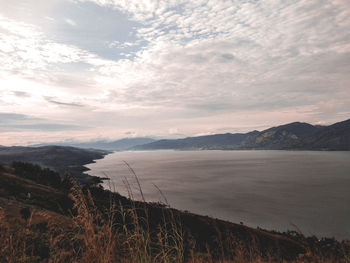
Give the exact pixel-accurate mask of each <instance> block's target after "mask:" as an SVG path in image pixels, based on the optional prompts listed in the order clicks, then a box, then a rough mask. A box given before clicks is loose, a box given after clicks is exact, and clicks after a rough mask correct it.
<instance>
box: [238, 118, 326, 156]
mask: <svg viewBox="0 0 350 263" xmlns="http://www.w3.org/2000/svg"><path fill="white" fill-rule="evenodd" d="M321 127H322V126H313V125H311V124H308V123H303V122H293V123H289V124H285V125H281V126H277V127H272V128H269V129H267V130H264V131H261V132H259V133H257V134H254V135H252V136H249V137H247V138H246V139H245V140H244V141H243V142H242V144H241V147H242V148H247V149H276V150H281V149H291V148H297V147H299V145H300V140H301V139H303V138H305V137H307V136H310V135H312V134H313V133H314V132H316V131H317V130H319V129H321Z"/></svg>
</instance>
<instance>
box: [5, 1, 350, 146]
mask: <svg viewBox="0 0 350 263" xmlns="http://www.w3.org/2000/svg"><path fill="white" fill-rule="evenodd" d="M0 61H1V63H0V145H27V144H31V143H39V142H55V141H63V140H70V139H74V140H81V141H84V140H90V139H97V138H109V139H118V138H123V137H135V136H157V137H167V138H173V137H183V136H194V135H202V134H213V133H225V132H232V133H234V132H246V131H250V130H254V129H257V130H262V129H264V128H268V127H271V126H274V125H279V124H284V123H288V122H294V121H304V122H309V123H313V124H332V123H334V122H337V121H341V120H345V119H349V118H350V1H349V0H262V1H258V0H225V1H222V0H209V1H208V0H192V1H185V0H177V1H175V0H167V1H165V0H128V1H127V0H14V1H8V0H0Z"/></svg>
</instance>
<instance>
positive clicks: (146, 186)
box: [87, 151, 350, 239]
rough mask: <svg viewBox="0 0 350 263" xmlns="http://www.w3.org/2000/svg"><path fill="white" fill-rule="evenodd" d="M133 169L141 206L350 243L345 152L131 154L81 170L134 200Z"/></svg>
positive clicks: (349, 157)
mask: <svg viewBox="0 0 350 263" xmlns="http://www.w3.org/2000/svg"><path fill="white" fill-rule="evenodd" d="M124 161H126V162H127V163H128V164H129V165H130V166H131V167H132V168H133V169H134V171H135V172H136V174H137V176H138V178H139V180H140V182H141V185H142V191H143V193H144V195H145V197H146V201H163V199H162V197H161V194H160V193H159V191H158V190H157V188H156V187H155V186H154V185H157V186H158V187H159V188H160V189H161V190H162V192H163V194H164V195H165V196H166V198H167V200H168V202H169V204H170V205H171V206H172V207H174V208H178V209H181V210H188V211H190V212H193V213H198V214H201V215H209V216H212V217H216V218H220V219H224V220H229V221H232V222H235V223H239V222H243V223H244V224H245V225H248V226H252V227H257V226H259V227H262V228H266V229H269V230H279V231H285V230H287V229H290V230H295V227H294V226H293V224H294V225H296V226H297V227H298V228H299V229H300V230H301V231H302V232H303V233H304V234H305V235H316V236H318V237H323V236H327V237H336V238H337V239H345V238H347V239H349V238H350V191H349V189H350V152H316V151H312V152H311V151H139V152H138V151H131V152H116V153H113V154H110V155H108V156H106V157H105V158H104V159H102V160H97V162H96V163H93V164H89V165H87V167H88V168H90V169H91V171H89V172H88V173H89V174H91V175H95V176H100V177H105V176H106V175H107V176H108V177H110V178H111V180H110V182H106V183H104V187H105V188H109V187H111V185H112V188H113V187H114V189H115V191H117V192H119V193H121V194H123V195H127V191H126V190H125V189H126V188H125V184H124V182H123V180H124V181H125V178H127V180H128V182H129V183H130V184H131V186H132V188H133V189H134V194H135V197H136V198H138V195H137V193H138V190H137V187H136V184H135V179H134V176H133V175H132V173H131V172H130V171H129V169H128V167H127V166H126V164H125V163H124Z"/></svg>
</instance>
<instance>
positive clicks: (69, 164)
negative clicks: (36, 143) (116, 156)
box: [0, 146, 109, 184]
mask: <svg viewBox="0 0 350 263" xmlns="http://www.w3.org/2000/svg"><path fill="white" fill-rule="evenodd" d="M108 153H109V152H108V151H103V150H87V149H78V148H74V147H67V146H43V147H4V148H0V164H10V163H12V162H14V161H20V162H29V163H34V164H38V165H40V166H42V167H45V168H50V169H52V170H54V171H55V172H57V173H59V174H60V175H61V176H63V175H64V174H65V173H66V172H69V173H70V174H72V175H73V176H74V177H75V178H76V179H77V180H78V181H79V182H80V183H81V184H85V183H88V182H89V181H90V180H94V179H93V177H91V176H89V175H87V174H83V172H84V171H87V170H88V168H86V167H84V165H85V164H88V163H91V162H93V161H94V160H96V159H101V158H103V157H104V156H105V155H106V154H108Z"/></svg>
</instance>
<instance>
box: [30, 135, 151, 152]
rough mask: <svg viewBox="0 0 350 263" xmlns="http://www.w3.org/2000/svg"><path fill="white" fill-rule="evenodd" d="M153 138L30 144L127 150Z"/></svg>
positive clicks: (149, 141) (36, 145)
mask: <svg viewBox="0 0 350 263" xmlns="http://www.w3.org/2000/svg"><path fill="white" fill-rule="evenodd" d="M154 141H155V140H154V139H151V138H147V137H137V138H123V139H120V140H115V141H108V140H95V141H88V142H78V141H65V142H54V143H41V144H35V145H32V146H33V147H41V146H49V145H58V146H71V147H77V148H83V149H101V150H106V151H123V150H128V149H130V148H132V147H134V146H137V145H143V144H147V143H151V142H154Z"/></svg>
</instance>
